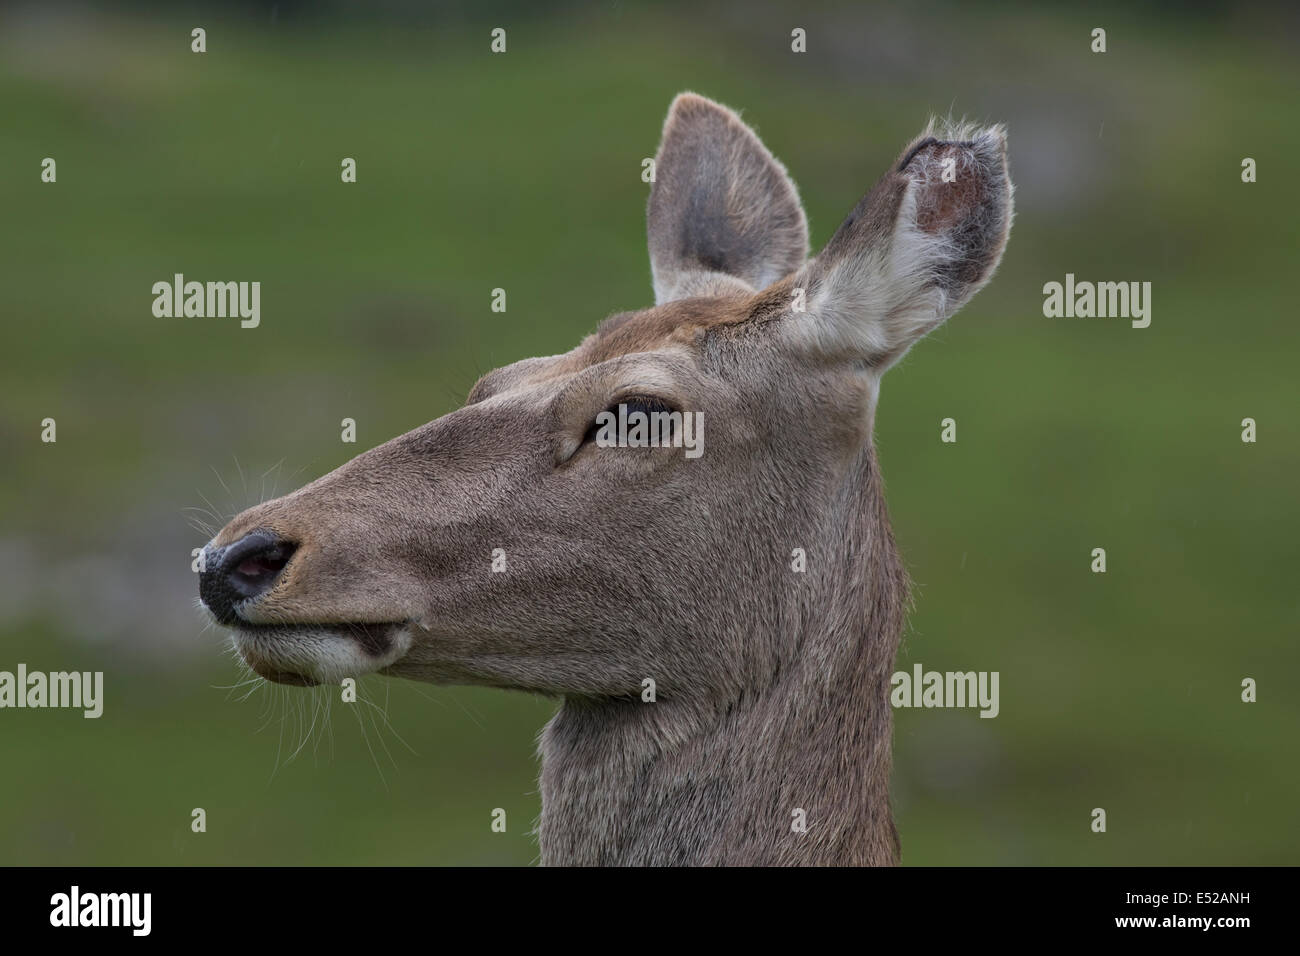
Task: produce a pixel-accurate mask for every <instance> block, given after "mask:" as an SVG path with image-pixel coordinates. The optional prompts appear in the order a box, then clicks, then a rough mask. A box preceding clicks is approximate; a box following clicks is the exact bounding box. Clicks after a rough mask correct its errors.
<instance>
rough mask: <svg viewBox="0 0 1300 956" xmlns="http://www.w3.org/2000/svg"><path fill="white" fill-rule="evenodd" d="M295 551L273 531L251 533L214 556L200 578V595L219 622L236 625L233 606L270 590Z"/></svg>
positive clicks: (295, 547) (237, 619)
mask: <svg viewBox="0 0 1300 956" xmlns="http://www.w3.org/2000/svg"><path fill="white" fill-rule="evenodd" d="M297 550H298V545H297V544H295V543H293V542H290V541H285V540H284V539H283V538H281V537H280V536H279V535H277V534H275V533H274V532H271V531H265V530H260V531H253V532H251V533H249V534H247V535H245V536H244V537H242V538H240V539H239V540H238V541H236V542H234V543H233V544H230V545H227V546H226V547H225V548H222V549H220V550H219V551H216V552H214V553H213V556H212V562H211V563H209V564H208V567H207V569H206V570H205V571H204V572H202V573H201V574H200V575H199V596H200V597H201V598H202V599H203V603H204V604H206V605H207V607H208V610H210V611H211V612H212V613H213V614H214V615H216V617H217V619H218V620H220V621H221V622H222V623H225V624H234V623H237V622H238V621H239V616H238V615H237V614H236V613H235V605H236V604H237V603H238V602H240V601H241V600H244V599H247V598H255V597H259V596H260V595H262V594H265V593H266V592H267V591H269V590H271V588H272V587H273V586H274V585H275V581H276V579H277V578H278V577H279V576H280V573H281V572H282V571H283V570H284V569H285V567H286V566H287V565H288V564H289V561H290V559H291V558H292V557H293V555H294V552H295V551H297Z"/></svg>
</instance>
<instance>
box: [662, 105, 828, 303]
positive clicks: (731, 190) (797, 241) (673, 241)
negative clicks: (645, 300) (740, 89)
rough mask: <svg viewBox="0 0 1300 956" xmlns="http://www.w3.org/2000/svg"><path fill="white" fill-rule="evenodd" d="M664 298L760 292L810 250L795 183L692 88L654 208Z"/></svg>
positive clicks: (673, 124)
mask: <svg viewBox="0 0 1300 956" xmlns="http://www.w3.org/2000/svg"><path fill="white" fill-rule="evenodd" d="M646 230H647V236H648V240H649V247H650V266H651V272H652V273H653V276H654V289H655V301H656V303H658V304H661V305H662V304H663V303H665V302H671V301H674V300H677V299H684V298H690V297H692V296H717V295H727V294H737V293H739V294H745V295H748V294H752V293H753V292H754V290H755V289H762V288H765V287H766V286H768V285H769V284H771V283H772V282H775V281H777V280H778V279H782V278H784V277H785V276H787V275H789V274H790V273H792V272H794V271H795V270H796V269H798V268H799V267H800V266H801V265H803V263H804V260H805V259H806V258H807V256H808V223H807V220H806V219H805V217H804V212H803V206H802V205H801V204H800V202H799V194H798V191H797V190H796V189H795V185H794V183H793V182H792V181H791V179H790V177H789V175H787V173H786V171H785V167H784V166H782V165H781V164H780V163H779V162H777V161H776V159H775V158H773V156H772V154H771V153H770V152H768V150H767V147H765V146H764V145H763V144H762V142H761V141H760V140H759V138H758V136H757V135H755V133H754V131H753V130H752V129H750V128H749V127H748V126H747V125H745V123H744V122H743V121H742V120H741V119H740V117H739V116H737V115H736V113H734V112H733V111H731V110H729V109H727V108H726V107H725V106H721V105H720V104H718V103H714V102H713V101H711V100H707V99H705V98H704V97H702V96H697V95H695V94H694V93H683V94H681V95H680V96H678V97H677V99H675V100H674V101H673V105H672V106H671V107H670V109H669V111H668V119H667V120H666V121H665V123H664V131H663V140H662V142H661V143H660V145H659V152H658V154H657V155H656V156H655V178H654V185H653V186H652V187H651V189H650V200H649V203H648V205H647V209H646Z"/></svg>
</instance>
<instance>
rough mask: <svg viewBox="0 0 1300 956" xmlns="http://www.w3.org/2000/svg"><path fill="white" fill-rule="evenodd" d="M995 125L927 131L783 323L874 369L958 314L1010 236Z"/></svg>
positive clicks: (822, 348)
mask: <svg viewBox="0 0 1300 956" xmlns="http://www.w3.org/2000/svg"><path fill="white" fill-rule="evenodd" d="M1012 193H1013V187H1012V185H1011V180H1010V178H1009V177H1008V175H1007V159H1006V133H1005V131H1004V130H1003V129H1002V128H1001V127H991V128H988V129H975V128H970V127H962V128H958V129H954V130H948V131H943V132H940V133H939V134H938V135H936V131H935V130H934V129H933V124H932V128H931V129H927V130H926V132H925V133H923V134H922V135H921V136H920V137H919V138H917V139H916V140H915V141H914V142H913V143H912V144H911V145H910V146H908V148H907V149H905V150H904V151H903V154H902V156H901V157H900V158H899V161H898V162H897V164H896V165H895V167H894V168H893V169H892V170H890V171H889V172H888V173H886V174H885V175H884V176H883V177H882V178H881V179H880V181H879V182H878V183H876V185H875V187H874V188H873V189H872V190H871V191H870V192H869V193H867V195H866V196H865V197H863V199H862V201H861V202H859V203H858V205H857V207H856V208H855V209H854V210H853V212H852V213H850V214H849V217H848V218H847V219H845V220H844V222H843V224H842V225H841V226H840V228H839V229H838V230H837V231H836V233H835V235H833V236H832V237H831V240H830V242H828V243H827V244H826V248H825V249H823V250H822V252H821V254H820V255H819V256H817V258H816V259H815V260H813V261H812V262H810V263H808V265H807V266H806V267H805V269H804V270H802V271H801V272H800V274H799V275H798V276H796V277H795V278H794V280H793V281H794V286H795V287H796V288H802V289H803V290H804V295H805V301H806V308H805V311H804V312H803V313H802V314H798V313H796V314H795V315H794V316H793V319H794V321H793V322H792V323H790V326H789V327H790V328H791V329H792V331H793V333H794V335H795V336H796V337H797V338H799V339H800V340H801V342H802V343H803V344H804V345H805V346H809V347H811V348H813V349H815V350H816V351H818V352H821V353H824V354H827V355H830V356H836V357H841V358H847V359H852V360H855V361H865V362H866V363H868V364H869V365H871V366H874V367H877V368H881V369H884V368H887V367H889V366H890V365H892V364H893V363H894V362H896V361H898V359H900V358H901V357H902V356H903V354H904V353H905V352H906V351H907V350H908V349H909V348H910V347H911V346H912V344H913V343H914V342H916V341H917V339H919V338H921V336H923V335H925V334H926V333H927V332H929V331H930V330H931V329H933V328H935V327H936V326H938V325H939V324H940V323H942V322H943V321H944V320H945V319H947V318H948V317H949V316H950V315H952V314H953V313H955V312H956V311H957V310H958V309H960V308H961V307H962V306H963V305H965V304H966V302H967V301H968V300H969V299H970V298H971V296H973V295H974V294H975V293H976V292H978V291H979V290H980V289H981V288H982V287H983V286H984V284H985V283H986V282H988V280H989V279H990V278H991V277H992V275H993V270H994V269H996V268H997V265H998V262H999V261H1000V260H1001V258H1002V250H1003V249H1004V248H1005V247H1006V243H1007V235H1008V233H1009V232H1010V229H1011V218H1012Z"/></svg>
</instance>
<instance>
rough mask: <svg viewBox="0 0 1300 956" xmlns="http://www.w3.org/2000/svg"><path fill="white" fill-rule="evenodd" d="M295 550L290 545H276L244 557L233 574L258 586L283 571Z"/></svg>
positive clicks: (232, 571) (233, 570)
mask: <svg viewBox="0 0 1300 956" xmlns="http://www.w3.org/2000/svg"><path fill="white" fill-rule="evenodd" d="M293 551H294V549H293V548H292V547H291V546H289V545H284V544H277V545H274V546H272V547H270V548H268V549H267V550H265V551H263V552H261V553H259V554H253V555H249V556H248V557H247V558H244V559H243V560H242V561H240V562H239V564H238V565H236V566H235V567H234V568H233V569H232V570H231V574H232V575H236V576H238V577H241V578H244V579H245V580H246V581H247V582H248V583H249V584H252V585H254V586H257V585H259V584H262V583H265V582H267V581H269V580H271V579H272V578H274V577H275V576H276V575H278V574H279V573H280V572H281V571H283V570H284V566H285V565H286V564H288V563H289V558H290V557H292V556H293Z"/></svg>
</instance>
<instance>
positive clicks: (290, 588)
mask: <svg viewBox="0 0 1300 956" xmlns="http://www.w3.org/2000/svg"><path fill="white" fill-rule="evenodd" d="M653 169H654V175H653V177H652V178H653V182H652V185H651V187H650V190H649V198H648V203H647V216H646V219H647V238H648V247H649V254H650V266H651V280H652V285H653V290H654V305H653V306H652V307H650V308H646V309H641V310H637V311H630V312H621V313H616V314H614V315H612V316H609V317H607V318H605V319H604V320H603V321H601V322H599V324H598V325H596V327H595V331H594V332H592V333H591V334H590V335H588V336H587V337H586V338H584V339H583V340H582V341H581V342H580V343H579V344H578V345H577V347H576V348H573V349H572V350H571V351H568V352H564V353H562V354H557V355H552V356H547V357H534V358H525V359H523V360H521V361H517V362H515V363H514V364H511V365H506V366H504V367H501V368H498V369H495V370H493V371H491V372H489V373H487V374H486V375H484V376H482V377H481V378H480V379H479V380H478V382H477V383H476V384H475V385H474V386H473V388H472V389H471V391H470V392H469V395H468V397H467V399H466V401H465V403H464V405H463V406H462V407H461V408H459V409H457V410H455V411H452V412H450V413H449V414H446V415H443V416H442V417H441V418H437V419H435V420H434V421H432V422H429V423H428V424H425V425H423V426H421V427H418V428H416V429H415V430H414V431H411V432H408V433H406V434H404V435H400V436H399V437H396V438H393V439H392V440H390V441H388V442H386V443H384V444H381V445H378V446H377V447H374V448H372V449H370V450H368V451H365V452H363V453H362V454H359V455H357V456H356V457H355V458H353V459H351V460H350V461H348V462H347V463H345V464H344V465H342V466H341V467H339V468H337V469H335V470H333V471H331V472H329V473H328V474H325V475H324V476H323V477H320V478H318V479H316V480H315V481H312V482H311V483H310V484H307V485H305V486H304V487H302V488H300V489H298V490H297V491H294V492H292V493H290V494H288V495H285V496H283V497H279V498H275V499H273V500H269V501H265V502H263V503H261V504H258V505H256V506H255V507H252V508H249V509H248V510H246V511H244V512H242V513H241V514H239V515H237V516H236V517H235V518H233V519H232V520H231V521H230V522H229V523H228V524H227V525H226V526H225V527H224V528H223V529H222V530H221V531H220V533H219V534H217V536H216V537H215V538H213V539H212V540H211V541H210V542H208V543H207V544H206V545H205V546H204V548H203V550H202V552H201V554H202V557H203V570H202V571H201V572H200V574H199V594H200V602H201V604H202V605H203V606H204V607H205V608H206V609H207V612H208V613H209V614H210V615H211V617H212V618H213V619H215V621H216V622H217V624H219V625H221V626H223V627H225V628H228V629H229V630H230V632H231V634H232V640H233V643H234V646H235V648H236V649H237V651H238V653H239V655H240V657H241V658H242V659H243V660H244V661H245V662H246V663H247V665H248V666H249V667H250V668H251V669H252V670H253V671H254V672H255V673H256V674H257V675H259V676H260V677H262V678H265V679H266V680H268V681H273V682H278V683H281V684H290V685H316V684H338V683H341V682H342V681H343V679H345V678H349V677H351V678H357V677H359V676H360V675H363V674H370V673H378V674H381V675H387V676H390V677H400V678H405V679H410V680H415V681H423V682H428V683H434V684H459V685H477V686H488V687H495V688H501V689H506V690H516V691H524V692H528V693H531V694H537V695H545V696H547V697H550V698H553V699H556V700H557V702H558V706H557V710H556V712H555V714H554V716H553V718H552V719H551V720H550V721H549V723H548V724H547V725H546V727H545V728H544V730H543V731H542V732H541V734H540V736H539V744H538V752H539V756H540V785H539V789H540V793H541V797H542V809H541V813H540V817H539V819H538V821H537V825H536V831H535V833H536V837H537V842H538V845H539V849H540V862H541V864H542V865H544V866H547V865H582V866H607V865H647V866H693V865H717V866H768V865H789V866H823V865H834V866H868V865H870V866H875V865H894V864H897V863H898V862H899V859H900V843H899V836H898V831H897V828H896V826H895V823H894V819H893V814H892V810H891V806H890V791H889V787H890V776H891V769H892V731H893V724H892V716H893V715H892V712H891V708H890V701H889V689H890V676H891V671H892V668H893V665H894V660H895V656H896V653H897V649H898V644H899V640H900V637H901V634H902V630H903V627H904V624H905V613H906V609H907V607H908V604H909V598H908V576H907V574H906V572H905V569H904V565H903V563H902V560H901V558H900V556H899V553H898V550H897V548H896V545H895V542H894V536H893V532H892V530H891V526H890V521H889V515H888V511H887V508H886V504H885V498H884V492H883V485H882V479H881V474H880V469H879V467H878V464H877V457H876V453H875V447H874V439H873V427H874V420H875V411H876V407H877V403H878V399H879V392H880V382H881V378H882V376H883V375H884V373H885V372H886V371H887V370H888V369H889V368H891V367H892V366H893V365H895V364H896V363H898V361H899V360H900V359H901V358H902V357H903V356H904V354H905V353H906V352H907V351H908V349H909V348H910V347H911V346H912V345H913V344H914V343H915V342H916V341H917V340H919V339H920V338H921V337H922V336H924V335H925V334H926V333H927V332H929V331H931V330H933V329H934V328H936V327H937V326H939V325H940V324H941V323H942V322H944V321H945V320H946V319H947V318H949V317H950V316H951V315H952V314H953V313H955V312H956V311H957V310H958V309H960V308H961V307H962V306H963V305H964V304H965V303H966V302H967V301H968V300H969V299H970V298H971V297H972V296H973V295H974V294H975V293H976V292H977V291H978V290H979V289H980V288H982V287H983V286H984V285H985V284H986V283H987V282H988V281H989V279H990V278H991V276H992V275H993V272H994V270H995V269H996V267H997V265H998V263H999V261H1000V260H1001V258H1002V253H1003V250H1004V248H1005V246H1006V242H1007V238H1008V235H1009V233H1010V228H1011V220H1012V214H1013V187H1012V183H1011V180H1010V177H1009V174H1008V166H1007V156H1006V132H1005V129H1004V128H1003V127H1002V126H988V127H980V126H976V125H972V124H966V123H953V122H952V121H938V120H931V121H930V124H929V125H928V126H927V127H926V129H925V131H924V132H923V133H922V134H921V135H920V136H919V137H918V138H916V139H915V140H914V141H913V142H911V143H910V144H909V145H908V146H907V147H906V149H904V150H903V151H902V153H901V154H900V156H899V157H898V159H897V161H896V162H895V163H894V164H893V165H892V166H891V167H890V168H889V169H888V170H887V171H886V172H885V173H884V175H883V176H881V178H880V179H879V180H878V181H877V182H876V184H875V186H874V187H872V188H871V189H870V190H869V191H868V192H867V193H866V194H865V196H863V198H862V199H861V200H860V201H859V202H858V204H857V205H856V206H855V207H854V208H853V210H852V211H851V212H850V213H849V214H848V217H847V218H846V219H845V220H844V221H843V223H842V224H841V225H840V226H839V228H838V229H837V230H836V231H835V233H834V234H833V235H832V237H831V238H830V240H829V241H828V242H827V243H826V245H825V246H824V247H823V248H822V250H821V252H820V253H819V254H817V255H816V256H815V257H813V258H809V246H808V243H809V239H808V221H807V217H806V216H805V213H804V210H803V206H802V204H801V201H800V198H799V193H798V190H797V188H796V186H795V184H794V182H793V180H792V179H791V178H790V176H789V174H788V173H787V172H786V169H785V167H784V166H783V165H782V164H781V163H780V162H778V161H777V160H776V159H775V158H774V157H773V155H772V154H771V153H770V152H769V151H768V149H767V147H766V146H764V145H763V143H762V142H761V140H760V139H759V138H758V135H757V134H756V133H755V132H754V131H753V130H752V129H751V128H750V127H749V126H748V125H747V124H746V123H745V122H744V121H743V120H742V119H741V118H740V116H739V114H737V113H736V112H734V111H733V110H731V109H729V108H728V107H726V106H723V105H721V104H719V103H716V102H714V101H712V100H709V99H707V98H705V97H703V96H700V95H697V94H694V93H689V92H688V93H682V94H680V95H679V96H677V97H676V98H675V99H674V101H673V102H672V104H671V107H670V109H669V112H668V115H667V119H666V120H665V122H664V126H663V131H662V138H661V142H660V145H659V148H658V151H657V153H656V156H655V162H654V167H653ZM619 405H623V406H625V408H634V409H638V410H641V411H643V412H654V413H661V412H667V413H671V412H674V411H677V412H683V413H685V412H693V413H696V414H698V415H701V416H703V418H702V420H707V422H708V425H709V428H708V432H707V434H708V442H707V443H706V444H705V445H704V446H703V453H702V454H700V455H699V456H698V457H695V458H693V459H691V458H687V457H686V456H684V455H683V454H682V453H681V449H679V448H674V447H671V445H668V444H665V445H660V446H658V447H648V446H640V447H632V446H631V445H630V444H629V445H626V446H620V447H605V446H602V445H601V444H598V443H596V442H594V441H593V440H592V431H593V422H594V421H595V420H596V418H597V416H599V415H600V414H601V413H605V412H609V411H611V410H612V409H615V408H617V407H618V406H619ZM648 687H649V688H652V689H653V692H652V693H647V692H646V688H648Z"/></svg>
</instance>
